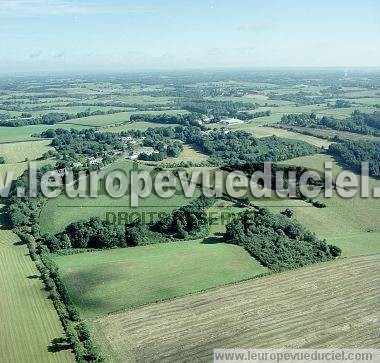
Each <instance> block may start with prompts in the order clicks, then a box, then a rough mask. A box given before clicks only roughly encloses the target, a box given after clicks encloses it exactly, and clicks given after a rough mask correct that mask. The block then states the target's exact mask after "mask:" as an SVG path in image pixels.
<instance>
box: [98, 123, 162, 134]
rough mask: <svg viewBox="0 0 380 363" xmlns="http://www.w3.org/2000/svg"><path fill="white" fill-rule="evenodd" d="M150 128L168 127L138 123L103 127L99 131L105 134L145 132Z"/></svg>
mask: <svg viewBox="0 0 380 363" xmlns="http://www.w3.org/2000/svg"><path fill="white" fill-rule="evenodd" d="M150 127H153V128H154V127H167V125H163V124H158V123H155V122H145V121H136V122H128V123H126V124H123V125H117V126H108V127H102V128H101V129H100V130H99V131H104V132H122V131H130V130H140V131H145V130H147V129H149V128H150Z"/></svg>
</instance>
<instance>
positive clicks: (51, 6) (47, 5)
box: [0, 0, 157, 18]
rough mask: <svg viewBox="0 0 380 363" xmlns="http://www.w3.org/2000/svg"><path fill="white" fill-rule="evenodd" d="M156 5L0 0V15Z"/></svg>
mask: <svg viewBox="0 0 380 363" xmlns="http://www.w3.org/2000/svg"><path fill="white" fill-rule="evenodd" d="M156 11H157V7H154V6H141V5H126V4H123V3H117V2H112V1H110V2H107V3H105V4H104V5H102V4H99V3H96V2H94V1H88V2H85V3H83V2H81V3H79V2H75V1H73V0H0V17H2V18H4V17H10V18H19V17H35V16H56V15H91V14H115V13H154V12H156Z"/></svg>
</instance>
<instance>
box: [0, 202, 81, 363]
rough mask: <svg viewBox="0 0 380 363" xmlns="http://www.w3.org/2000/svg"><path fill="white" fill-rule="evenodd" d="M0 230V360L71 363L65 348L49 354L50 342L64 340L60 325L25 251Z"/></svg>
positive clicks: (13, 236)
mask: <svg viewBox="0 0 380 363" xmlns="http://www.w3.org/2000/svg"><path fill="white" fill-rule="evenodd" d="M1 207H2V206H1ZM2 213H3V211H2ZM0 228H2V229H0V259H1V263H0V287H1V297H0V321H1V329H0V360H1V361H2V362H20V363H21V362H25V363H27V362H28V363H29V362H35V363H39V362H46V363H48V362H49V363H50V362H57V363H58V362H59V363H62V362H75V359H74V355H73V354H72V353H71V352H70V350H68V349H67V346H66V348H65V349H64V350H61V351H58V352H55V353H54V352H49V347H51V346H52V340H53V339H54V338H62V337H64V332H63V329H62V326H61V323H60V321H59V319H58V316H57V313H56V311H55V310H54V307H53V304H52V302H51V301H50V300H49V299H48V297H47V295H48V294H47V292H45V291H44V287H43V283H42V281H41V280H39V278H38V276H39V274H38V271H37V269H36V266H35V263H34V262H33V261H32V260H31V259H30V257H29V255H28V249H27V247H26V246H20V245H18V244H17V243H18V242H19V238H18V237H17V236H16V235H15V234H14V233H13V232H12V231H10V230H7V229H4V226H1V225H0Z"/></svg>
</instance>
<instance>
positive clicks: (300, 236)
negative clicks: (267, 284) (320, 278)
mask: <svg viewBox="0 0 380 363" xmlns="http://www.w3.org/2000/svg"><path fill="white" fill-rule="evenodd" d="M224 241H225V242H227V243H233V244H236V245H239V246H242V247H244V248H245V249H246V250H247V251H248V252H249V253H250V254H251V255H252V256H253V257H254V258H255V259H257V260H258V261H260V263H261V264H262V265H264V266H266V267H268V268H269V269H271V270H272V271H282V270H287V269H292V268H297V267H301V266H305V265H308V264H312V263H316V262H322V261H328V260H331V259H333V258H334V257H336V256H339V255H340V254H341V250H340V248H339V247H336V246H333V245H328V244H327V242H326V241H325V240H320V239H318V238H317V237H316V236H315V234H313V233H311V232H310V231H308V230H307V229H305V228H304V227H303V226H302V225H301V224H300V223H299V222H297V221H294V220H292V219H291V218H289V216H285V215H281V214H274V213H271V212H269V211H268V210H267V209H265V208H260V209H258V210H247V211H245V212H243V213H241V214H239V215H238V216H236V217H234V218H233V219H232V220H231V221H230V222H229V223H228V224H227V226H226V233H225V234H224Z"/></svg>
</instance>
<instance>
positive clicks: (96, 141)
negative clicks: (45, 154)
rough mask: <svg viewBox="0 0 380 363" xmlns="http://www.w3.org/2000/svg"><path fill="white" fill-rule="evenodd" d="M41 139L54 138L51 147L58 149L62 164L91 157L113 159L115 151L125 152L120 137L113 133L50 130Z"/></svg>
mask: <svg viewBox="0 0 380 363" xmlns="http://www.w3.org/2000/svg"><path fill="white" fill-rule="evenodd" d="M40 136H41V137H44V138H52V139H53V140H52V143H51V145H52V146H53V147H54V148H55V149H56V151H57V154H58V155H59V159H60V160H61V161H62V164H64V163H66V164H67V165H70V164H72V163H75V162H76V161H78V160H79V159H88V158H90V157H94V158H103V161H104V162H105V163H107V158H111V159H110V160H109V161H112V155H113V151H114V150H118V151H123V150H124V144H123V142H122V141H121V137H120V135H118V134H116V133H111V132H96V131H95V130H94V129H84V130H80V131H78V130H74V129H71V130H65V129H56V130H53V129H49V130H46V131H44V132H42V133H41V135H40Z"/></svg>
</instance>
